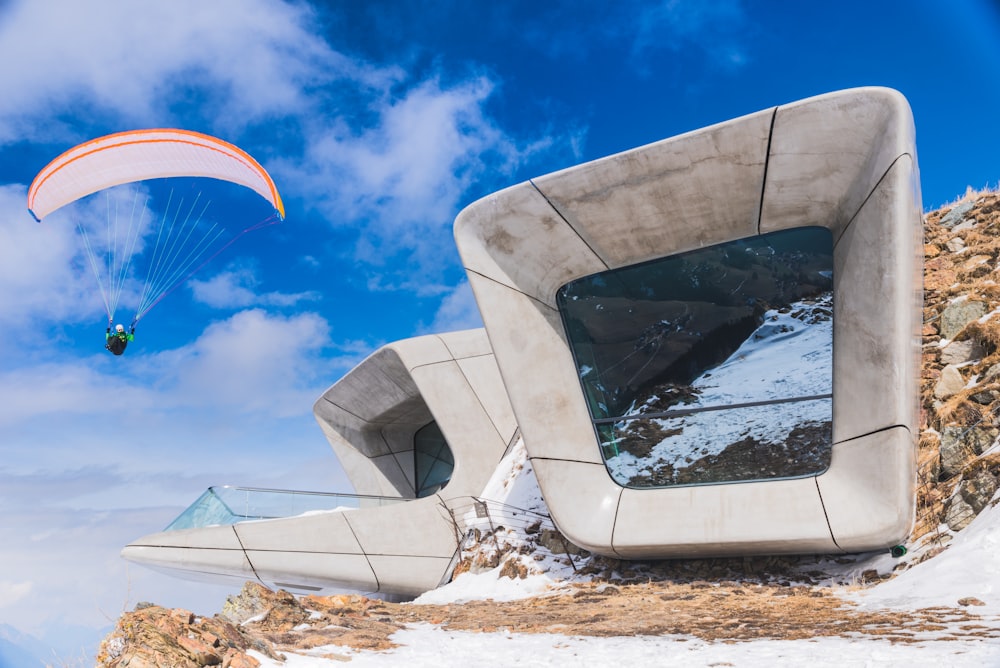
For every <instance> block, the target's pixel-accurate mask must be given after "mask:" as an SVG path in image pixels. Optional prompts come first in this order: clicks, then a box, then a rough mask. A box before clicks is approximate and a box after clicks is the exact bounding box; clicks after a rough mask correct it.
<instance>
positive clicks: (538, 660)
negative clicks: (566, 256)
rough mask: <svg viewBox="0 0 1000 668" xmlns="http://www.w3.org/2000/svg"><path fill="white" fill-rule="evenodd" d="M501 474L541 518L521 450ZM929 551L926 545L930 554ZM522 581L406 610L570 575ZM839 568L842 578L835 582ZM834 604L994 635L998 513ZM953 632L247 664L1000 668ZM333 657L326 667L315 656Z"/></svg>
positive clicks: (409, 634) (408, 635)
mask: <svg viewBox="0 0 1000 668" xmlns="http://www.w3.org/2000/svg"><path fill="white" fill-rule="evenodd" d="M505 463H506V465H501V466H500V467H499V468H498V471H497V474H496V475H494V477H493V479H492V480H491V481H490V483H489V484H488V486H487V488H486V489H485V490H484V493H483V496H484V498H486V499H490V500H491V501H492V502H496V503H503V504H505V505H507V506H508V507H516V508H520V509H528V510H544V506H543V502H542V500H541V495H540V494H539V492H538V488H537V485H536V484H535V482H534V475H533V474H532V472H531V467H530V463H529V462H527V460H526V457H525V453H524V449H523V447H517V448H515V449H514V450H513V451H512V452H511V453H510V454H509V455H508V457H507V459H506V460H505ZM928 547H929V546H928ZM924 549H926V548H925V546H921V545H917V546H914V549H912V550H911V552H910V554H909V555H908V556H907V559H909V560H911V561H913V562H914V563H915V561H916V558H917V557H918V556H919V555H920V554H921V553H922V552H923V550H924ZM527 562H528V563H530V564H532V565H533V567H534V568H533V570H532V574H531V575H529V576H528V577H527V578H525V579H523V580H512V579H510V578H506V577H500V576H499V570H500V569H499V567H498V568H496V569H493V570H490V571H486V572H482V573H471V572H470V573H463V574H462V575H460V576H458V577H457V578H456V579H455V580H454V581H453V582H452V583H450V584H448V585H445V586H444V587H441V588H439V589H436V590H434V591H431V592H428V593H426V594H424V595H423V596H421V597H419V598H418V599H416V600H415V601H414V602H413V603H412V604H411V605H421V604H441V603H449V602H455V603H457V602H462V601H468V600H477V599H478V600H485V599H492V600H497V601H504V600H512V599H519V598H525V597H529V596H537V595H545V594H546V593H549V592H552V591H554V590H557V589H558V588H560V587H561V586H564V584H565V583H566V582H567V581H570V580H572V579H573V573H572V571H571V570H570V568H569V567H568V566H565V565H563V564H562V562H561V560H559V559H556V558H548V559H543V560H541V561H536V560H534V559H527ZM897 563H898V560H894V559H892V558H891V557H889V556H888V555H886V554H881V553H880V554H877V555H871V556H869V557H867V558H863V559H861V560H859V561H856V562H852V563H850V564H844V565H835V564H832V563H831V564H830V567H829V568H828V569H827V571H828V572H830V573H831V575H834V576H836V577H834V578H833V579H834V580H840V581H844V580H849V579H850V576H851V574H852V573H856V574H860V573H861V572H862V571H864V570H867V569H876V570H878V571H879V572H882V573H887V572H889V571H891V570H892V567H893V566H894V565H895V564H897ZM838 569H839V572H838ZM841 595H842V596H843V597H844V598H846V599H849V600H851V601H854V602H855V603H856V604H857V605H858V606H859V607H861V608H862V609H868V608H872V609H874V608H889V609H906V610H917V609H920V608H927V607H934V606H945V607H949V608H959V607H960V606H959V604H958V601H959V599H964V598H968V597H974V598H976V599H978V601H980V602H982V603H983V604H984V605H981V606H978V605H977V606H972V607H968V608H965V610H967V611H969V612H972V613H975V614H978V615H980V616H982V618H983V620H984V621H983V622H982V623H983V624H984V625H986V626H989V627H991V628H992V629H994V630H998V629H1000V508H987V509H986V510H984V511H983V512H982V513H981V514H980V515H979V516H978V517H977V518H976V519H975V520H974V521H973V522H972V524H970V525H969V526H968V527H967V528H966V529H964V530H963V531H961V532H960V533H958V534H957V535H955V537H954V539H953V540H952V541H951V542H950V544H949V545H948V548H947V549H946V550H945V551H944V552H943V553H941V554H939V555H937V556H935V557H933V558H931V559H928V560H926V561H923V562H921V563H917V564H916V565H914V566H912V567H911V568H909V569H908V570H906V571H904V572H903V573H901V574H900V575H898V576H897V577H895V578H893V579H891V580H888V581H885V582H882V583H881V584H878V585H875V586H873V587H870V588H868V589H864V590H858V589H857V588H856V587H843V592H842V593H841ZM959 623H960V622H953V621H949V620H948V619H946V618H942V627H943V629H942V630H941V631H940V632H939V633H936V634H934V633H928V634H926V635H924V636H922V640H921V641H920V642H915V643H909V644H907V643H896V644H893V643H892V642H890V641H889V640H884V639H878V638H872V637H849V638H848V637H817V638H814V639H809V640H754V641H747V642H706V641H704V640H700V639H698V638H694V637H683V636H655V637H653V636H633V637H590V636H569V635H561V634H518V633H510V632H504V631H499V632H493V633H473V632H466V631H452V630H448V629H445V628H441V627H439V626H435V625H431V624H419V625H414V626H411V627H409V628H407V629H406V630H403V631H400V632H398V633H396V634H395V635H393V636H392V640H393V641H394V642H395V643H398V644H399V645H400V647H397V648H395V649H392V650H388V651H382V652H375V651H356V650H350V649H347V648H343V647H339V646H332V645H331V646H327V647H318V648H315V649H313V650H310V651H309V652H304V653H303V654H300V655H293V654H288V660H287V661H286V662H285V663H278V662H276V661H273V660H270V659H268V658H266V657H264V656H263V655H255V656H256V657H257V658H258V659H259V660H260V662H261V666H263V667H264V668H330V667H332V666H339V665H343V664H344V662H345V660H347V661H349V662H350V665H352V666H358V667H363V666H407V667H408V668H420V667H422V666H428V667H431V666H433V667H434V668H442V667H450V666H463V667H476V666H484V667H485V666H607V665H631V666H640V665H642V666H645V665H671V666H684V667H688V666H695V667H697V666H739V667H750V668H753V667H756V666H767V667H773V666H807V665H808V666H810V667H824V666H830V667H833V666H836V667H837V668H853V667H859V668H860V667H870V666H880V667H881V666H904V665H905V666H933V667H934V668H952V667H956V668H957V667H964V666H976V667H988V666H1000V638H991V639H968V640H956V639H954V637H949V636H948V630H949V629H954V628H955V627H956V625H957V624H959ZM324 654H328V655H336V657H338V658H322V655H324Z"/></svg>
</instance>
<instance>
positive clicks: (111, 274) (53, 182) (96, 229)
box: [28, 128, 285, 355]
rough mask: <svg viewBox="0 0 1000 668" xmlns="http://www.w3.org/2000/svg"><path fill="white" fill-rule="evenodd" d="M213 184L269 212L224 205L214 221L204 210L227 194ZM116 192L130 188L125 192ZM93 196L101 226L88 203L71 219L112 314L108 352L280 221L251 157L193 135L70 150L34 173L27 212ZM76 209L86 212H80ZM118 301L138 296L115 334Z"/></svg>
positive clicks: (158, 132)
mask: <svg viewBox="0 0 1000 668" xmlns="http://www.w3.org/2000/svg"><path fill="white" fill-rule="evenodd" d="M188 181H192V182H193V185H191V186H190V187H189V188H187V189H184V190H181V191H179V192H178V191H176V190H175V187H176V184H177V183H185V184H186V183H188ZM140 182H141V184H142V185H141V187H140V186H139V185H138V184H140ZM219 183H223V184H225V183H228V184H230V185H235V186H238V187H239V188H238V190H240V191H242V190H245V189H249V191H252V192H253V193H256V194H257V195H259V196H260V198H263V200H264V202H266V203H267V205H269V206H267V207H266V208H267V213H266V214H264V213H263V212H262V213H261V215H263V219H262V220H261V219H260V218H259V217H258V215H257V213H256V212H255V210H254V209H253V207H250V208H240V207H231V206H227V205H226V204H225V203H224V204H223V205H222V206H221V207H220V206H218V205H217V204H216V207H217V209H220V210H221V212H222V213H221V214H218V215H217V214H216V213H215V211H216V210H217V209H211V208H210V206H209V205H210V204H211V203H212V198H213V196H214V195H218V194H219V193H222V192H226V193H228V191H221V190H218V186H217V185H213V184H219ZM163 184H167V185H169V193H167V192H163V197H162V198H159V194H160V192H161V190H166V189H167V188H166V186H164V185H163ZM118 186H123V187H125V186H135V189H134V192H133V193H132V194H131V195H130V196H127V195H125V194H123V193H122V192H121V191H120V190H118V189H117V188H118ZM213 188H215V189H214V190H213ZM203 189H204V190H207V192H208V196H203V194H205V193H204V192H203ZM99 192H100V193H102V194H103V195H104V199H105V202H104V204H103V206H102V207H100V209H101V210H102V211H104V217H106V220H103V221H97V220H96V219H94V217H93V214H94V211H95V210H96V209H95V208H93V207H92V208H90V209H87V208H83V209H76V210H75V213H74V218H75V219H76V225H77V228H78V230H79V233H80V238H81V241H82V244H83V248H84V250H85V251H86V255H87V259H88V261H89V265H90V269H91V270H92V271H93V273H94V276H95V277H96V279H97V283H98V285H99V287H100V296H101V298H102V300H103V302H104V309H105V311H106V314H107V317H108V327H107V330H106V332H105V341H106V348H107V349H108V350H109V351H111V352H112V353H114V354H115V355H121V354H122V353H123V352H125V348H126V346H127V345H128V343H129V342H130V341H133V340H134V339H135V325H136V323H138V321H139V319H140V318H142V317H144V316H145V315H146V313H147V312H149V310H150V309H152V308H153V307H154V306H156V305H157V304H158V303H159V302H160V300H162V299H163V298H164V297H166V296H167V295H168V294H170V293H171V292H173V291H174V290H175V289H177V288H178V287H179V286H180V285H182V284H183V283H184V282H185V281H186V280H187V279H188V278H190V277H191V276H192V275H193V274H195V273H196V272H197V271H198V270H199V269H201V268H202V267H203V266H205V265H206V264H207V263H208V262H209V261H211V260H212V258H214V257H215V256H216V255H218V254H219V253H220V252H222V251H223V250H224V249H225V248H227V247H228V246H229V245H230V244H232V243H233V242H234V241H235V240H236V239H238V238H239V237H241V236H242V235H243V234H245V233H247V232H250V231H252V230H257V229H260V228H262V227H265V226H267V225H272V224H274V223H277V222H280V221H281V220H283V219H284V217H285V209H284V205H283V204H282V201H281V197H280V195H279V194H278V190H277V188H276V187H275V184H274V181H273V180H272V179H271V177H270V175H268V173H267V172H266V171H265V170H264V168H263V167H262V166H261V165H260V164H259V163H258V162H257V161H256V160H255V159H254V158H253V157H251V156H250V155H249V154H248V153H247V152H246V151H244V150H242V149H241V148H239V147H237V146H234V145H232V144H230V143H228V142H225V141H223V140H221V139H219V138H217V137H212V136H209V135H205V134H202V133H199V132H193V131H190V130H177V129H170V128H159V129H149V130H133V131H128V132H119V133H115V134H111V135H107V136H104V137H98V138H97V139H93V140H90V141H88V142H84V143H83V144H80V145H79V146H76V147H74V148H71V149H69V150H68V151H66V152H65V153H63V154H62V155H60V156H58V157H56V158H55V159H54V160H53V161H52V162H50V163H49V164H48V165H46V166H45V167H44V168H42V170H41V171H40V172H39V173H38V175H37V176H36V177H35V179H34V181H33V182H32V184H31V187H30V188H29V189H28V211H29V212H30V213H31V215H32V216H33V217H34V218H35V220H37V221H38V222H41V221H42V219H43V218H45V217H46V216H47V215H49V214H51V213H53V212H55V211H56V210H58V209H60V208H62V207H63V206H65V205H67V204H71V203H74V202H76V201H77V200H82V199H83V198H88V197H89V196H90V195H93V194H95V193H99ZM88 201H90V200H88ZM260 201H261V200H260V199H257V202H260ZM240 203H241V207H242V206H243V205H242V200H240ZM81 211H83V212H85V213H87V215H76V214H77V213H80V212H81ZM235 211H239V212H240V213H235ZM250 211H254V213H252V214H251V213H248V212H250ZM88 215H89V216H90V217H87V216H88ZM254 221H256V222H254ZM123 295H126V299H127V300H131V299H134V300H135V302H136V303H135V315H134V316H133V318H132V324H131V325H130V327H129V329H128V331H127V332H126V331H125V327H124V325H121V324H119V325H117V326H115V327H114V331H112V323H113V322H114V320H115V317H114V316H115V310H116V308H117V307H118V304H119V299H121V298H122V296H123Z"/></svg>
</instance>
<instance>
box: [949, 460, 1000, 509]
mask: <svg viewBox="0 0 1000 668" xmlns="http://www.w3.org/2000/svg"><path fill="white" fill-rule="evenodd" d="M958 491H959V494H961V495H962V499H963V500H964V501H965V502H966V503H967V504H969V506H971V507H972V510H973V512H975V513H976V514H977V515H978V514H979V513H980V512H982V510H983V508H985V507H986V505H987V504H988V503H989V502H990V500H991V499H993V495H994V494H996V493H997V479H996V477H995V476H993V474H991V473H990V472H989V471H987V470H985V469H981V470H979V471H976V472H975V473H973V474H972V475H971V476H969V478H968V479H967V480H963V481H962V484H961V485H959V486H958Z"/></svg>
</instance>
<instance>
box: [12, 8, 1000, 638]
mask: <svg viewBox="0 0 1000 668" xmlns="http://www.w3.org/2000/svg"><path fill="white" fill-rule="evenodd" d="M0 62H4V63H7V64H6V65H5V66H4V67H3V68H0V87H2V89H3V90H4V92H5V94H4V95H3V96H0V145H2V151H3V158H2V160H0V211H2V214H3V215H2V223H0V325H2V329H3V331H4V334H5V337H6V343H5V345H4V346H3V347H2V348H0V453H2V454H3V457H2V458H0V502H2V507H3V508H4V510H5V512H4V513H3V516H2V517H0V564H2V565H3V568H2V569H0V623H8V624H12V625H14V626H16V627H18V628H19V629H21V630H23V631H27V632H31V633H34V634H38V635H46V634H49V635H53V634H61V635H63V637H66V638H71V637H72V638H75V637H77V636H73V635H72V634H71V633H70V632H69V630H68V625H77V626H80V627H83V631H82V633H83V634H84V636H85V637H86V634H87V633H89V634H90V636H89V637H90V638H91V639H92V642H94V643H96V641H97V640H98V639H99V632H98V631H96V629H99V628H102V627H104V626H107V625H108V624H109V623H111V621H112V620H113V619H114V618H115V617H117V615H118V614H119V612H120V611H121V610H122V608H123V607H129V608H130V607H131V606H132V605H134V604H135V603H136V602H137V601H139V600H153V601H156V602H158V603H162V604H166V605H178V606H184V607H188V608H193V609H195V610H198V611H201V612H206V613H208V612H212V611H214V610H217V609H218V608H219V607H220V606H221V603H222V601H223V599H224V596H225V594H226V592H227V591H228V590H227V589H225V588H222V587H218V588H216V587H206V586H204V585H193V584H188V583H186V582H184V581H180V580H173V579H170V578H167V577H165V576H160V575H158V574H155V573H152V572H149V571H145V570H142V569H140V568H138V567H127V565H126V564H125V562H123V561H122V560H121V559H120V558H119V556H118V551H119V549H120V548H121V547H122V546H123V545H124V544H126V543H127V542H129V541H130V540H131V539H134V538H137V537H139V536H141V535H145V534H147V533H151V532H153V531H157V530H160V529H161V528H162V527H163V526H165V525H166V524H167V523H168V522H169V521H170V520H171V519H172V518H173V517H174V516H176V515H177V514H178V513H179V512H180V511H181V510H182V509H183V508H184V507H185V506H186V505H187V504H188V503H189V502H191V501H193V500H194V499H195V498H196V497H197V496H198V495H199V494H200V493H201V492H202V491H203V490H204V489H205V488H206V487H207V486H209V485H212V484H227V483H228V484H248V485H258V486H265V487H288V488H298V489H322V490H331V491H344V490H347V489H349V485H348V483H347V481H346V479H345V478H344V476H343V475H342V473H341V472H340V469H339V467H338V466H337V463H336V460H335V459H334V457H333V455H332V452H331V450H330V448H329V446H328V445H327V444H326V442H325V440H324V439H323V437H322V434H321V433H320V430H319V428H318V427H317V426H316V424H315V421H314V420H313V417H312V412H311V407H312V402H313V401H314V400H315V398H316V397H317V396H318V395H319V394H320V393H321V392H322V391H323V390H324V389H325V388H326V387H327V386H329V385H330V384H332V383H333V382H335V381H336V380H337V379H338V378H339V377H340V376H341V375H342V374H343V373H345V372H346V371H347V370H349V369H350V368H352V367H353V366H354V365H355V364H357V363H358V362H359V361H360V360H361V359H362V358H363V357H364V356H365V355H366V354H368V353H369V352H371V351H372V350H374V349H375V348H377V347H378V346H379V345H381V344H384V343H387V342H389V341H393V340H397V339H401V338H406V337H408V336H414V335H419V334H425V333H430V332H439V331H448V330H453V329H461V328H467V327H475V326H478V325H479V317H478V313H477V312H476V309H475V305H474V302H473V301H472V297H471V292H470V291H469V289H468V287H467V285H466V283H465V280H464V274H463V272H462V270H461V266H460V264H459V261H458V255H457V253H456V251H455V249H454V245H453V242H452V235H451V224H452V221H453V220H454V217H455V215H456V214H457V213H458V212H459V211H460V210H461V208H462V207H464V206H465V205H467V204H469V203H471V202H473V201H475V200H476V199H478V198H479V197H482V196H484V195H487V194H489V193H491V192H493V191H495V190H498V189H500V188H503V187H506V186H508V185H511V184H514V183H517V182H519V181H523V180H525V179H527V178H530V177H533V176H538V175H541V174H545V173H548V172H551V171H554V170H557V169H561V168H565V167H569V166H572V165H574V164H578V163H580V162H583V161H587V160H591V159H595V158H598V157H602V156H605V155H608V154H611V153H615V152H618V151H622V150H626V149H630V148H634V147H636V146H641V145H643V144H646V143H649V142H652V141H656V140H659V139H663V138H665V137H670V136H673V135H676V134H679V133H682V132H686V131H689V130H694V129H697V128H700V127H704V126H706V125H710V124H713V123H717V122H721V121H725V120H728V119H730V118H734V117H737V116H741V115H744V114H748V113H752V112H756V111H759V110H761V109H764V108H767V107H771V106H774V105H777V104H782V103H786V102H792V101H795V100H798V99H802V98H805V97H809V96H812V95H817V94H821V93H825V92H829V91H832V90H837V89H841V88H850V87H854V86H863V85H882V86H889V87H893V88H896V89H898V90H900V91H901V92H902V93H903V94H904V95H906V97H907V98H908V99H909V101H910V103H911V106H912V107H913V112H914V117H915V121H916V128H917V146H918V152H919V156H918V158H919V163H920V169H921V181H922V190H923V202H924V208H925V209H926V210H930V209H933V208H936V207H938V206H940V205H942V204H945V203H947V202H950V201H953V200H954V199H956V198H957V197H959V196H960V195H962V194H963V193H964V192H965V189H966V188H967V187H968V186H972V187H974V188H982V187H985V186H996V184H997V182H998V181H1000V164H998V157H997V156H1000V133H997V132H996V124H997V117H998V116H997V114H998V111H1000V89H998V88H997V87H996V86H995V82H997V81H998V80H1000V8H998V6H997V4H996V3H995V2H987V1H986V0H958V1H956V2H952V3H938V2H931V1H930V0H927V1H920V0H917V1H903V0H899V1H891V0H890V1H886V2H861V1H854V0H848V1H846V2H840V3H835V4H831V3H784V2H769V1H761V2H753V3H750V2H741V1H739V0H725V1H720V2H700V1H695V0H691V1H683V0H668V1H663V2H651V1H650V2H646V1H639V0H619V2H616V3H603V2H587V1H586V0H573V1H572V2H569V1H559V0H553V1H550V2H543V3H539V2H526V1H519V0H513V1H510V2H503V3H488V4H487V3H474V2H462V1H460V0H454V1H451V0H441V1H438V2H433V1H429V0H423V1H420V0H412V1H410V0H367V1H366V2H354V1H352V0H341V1H335V2H311V3H310V2H286V1H283V0H216V1H213V2H204V1H202V0H145V1H144V2H142V3H136V2H127V1H126V0H104V1H101V2H87V3H81V2H78V1H76V0H49V1H48V2H29V1H28V0H9V1H8V2H4V3H2V4H0ZM144 127H181V128H185V129H191V130H197V131H201V132H205V133H209V134H213V135H216V136H219V137H221V138H223V139H226V140H227V141H230V142H233V143H235V144H237V145H239V146H241V147H242V148H244V149H246V150H247V151H249V152H250V153H251V154H253V155H254V156H255V157H257V159H258V160H259V161H260V162H261V163H262V164H263V165H264V166H265V167H266V168H267V169H268V171H269V172H270V173H271V175H272V176H273V177H274V179H275V181H276V182H277V184H278V187H279V189H280V191H281V194H282V196H283V198H284V200H285V204H286V208H287V218H286V220H285V221H284V222H283V223H282V224H281V225H279V226H276V227H271V228H267V229H264V230H261V231H259V232H256V233H254V234H253V235H248V236H247V237H245V238H243V239H241V240H240V242H239V243H238V244H236V245H234V246H233V247H231V248H230V249H228V251H227V252H226V253H224V254H223V255H220V256H219V257H218V258H216V260H215V261H213V262H212V263H211V264H209V265H208V266H206V267H205V268H204V269H203V270H202V271H201V272H200V273H199V274H198V275H197V277H196V279H193V280H192V281H190V282H189V283H188V284H187V286H186V287H184V288H182V289H180V290H178V291H176V292H175V293H174V294H172V295H171V296H170V297H168V298H167V299H166V300H164V301H163V302H162V303H161V304H160V305H158V306H157V307H156V309H154V310H153V311H152V312H151V313H150V314H149V316H148V317H147V319H146V320H144V321H143V322H142V323H140V327H139V330H138V337H137V339H136V341H135V343H134V344H132V346H130V348H129V350H128V351H127V353H126V354H125V355H124V356H123V357H122V358H113V357H112V356H111V355H109V354H108V353H107V352H105V351H104V350H103V329H104V314H103V310H102V307H101V306H100V303H99V301H95V294H96V292H95V287H94V284H93V278H92V276H91V275H90V274H89V273H87V271H86V268H85V266H84V265H83V264H82V255H81V253H80V250H79V246H78V244H77V241H78V240H77V239H76V233H75V231H74V230H73V229H71V227H70V226H68V225H58V224H49V221H46V222H43V223H42V224H37V223H35V222H34V221H33V220H32V218H31V216H30V215H29V214H28V212H27V211H26V204H25V197H26V191H27V186H28V184H29V183H30V182H31V180H32V178H33V177H34V175H35V173H37V171H38V170H39V169H41V168H42V167H43V166H44V165H45V164H46V163H47V162H48V161H49V160H51V159H52V158H54V157H55V156H56V155H58V154H59V153H61V152H62V151H64V150H66V149H68V148H70V147H71V146H73V145H75V144H77V143H79V142H81V141H84V140H87V139H90V138H93V137H96V136H100V135H103V134H107V133H110V132H117V131H121V130H127V129H134V128H144ZM719 187H720V190H724V189H725V184H719ZM665 222H668V221H665Z"/></svg>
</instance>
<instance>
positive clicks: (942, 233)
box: [912, 192, 1000, 540]
mask: <svg viewBox="0 0 1000 668" xmlns="http://www.w3.org/2000/svg"><path fill="white" fill-rule="evenodd" d="M998 224H1000V193H996V192H986V193H975V192H969V193H967V194H966V196H965V197H964V198H963V200H962V201H960V202H958V203H956V204H955V205H953V206H950V207H945V208H943V209H941V210H939V211H934V212H932V213H929V214H927V216H926V219H925V226H924V231H925V246H924V253H925V262H924V323H925V325H924V330H923V344H924V353H923V365H922V367H923V368H922V381H921V405H922V406H921V408H922V410H921V422H922V424H921V431H922V433H921V438H920V453H919V455H918V461H919V462H920V464H919V471H918V480H919V483H918V489H917V497H918V498H917V501H918V508H919V509H920V510H919V512H918V524H917V528H916V530H915V532H914V536H913V537H912V539H913V540H917V539H920V538H921V537H923V536H925V535H927V534H934V533H938V532H940V529H939V527H941V525H942V524H943V525H945V526H947V528H948V529H949V530H951V531H960V530H961V529H963V528H965V527H966V526H968V525H969V523H970V522H972V520H973V519H975V517H976V515H977V514H978V513H979V512H981V511H982V509H983V508H984V507H986V506H987V505H988V504H989V503H990V501H991V500H992V498H993V496H994V495H995V494H996V492H997V488H998V484H1000V455H997V454H993V453H991V448H992V447H993V446H994V445H995V444H996V442H997V437H998V434H1000V419H998V416H1000V317H998V314H996V313H995V311H996V310H997V309H998V307H1000V272H998V270H997V267H998V266H1000V240H998V237H997V233H996V229H997V225H998Z"/></svg>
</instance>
